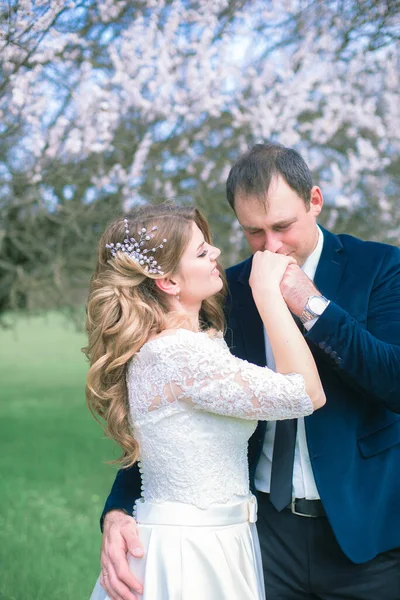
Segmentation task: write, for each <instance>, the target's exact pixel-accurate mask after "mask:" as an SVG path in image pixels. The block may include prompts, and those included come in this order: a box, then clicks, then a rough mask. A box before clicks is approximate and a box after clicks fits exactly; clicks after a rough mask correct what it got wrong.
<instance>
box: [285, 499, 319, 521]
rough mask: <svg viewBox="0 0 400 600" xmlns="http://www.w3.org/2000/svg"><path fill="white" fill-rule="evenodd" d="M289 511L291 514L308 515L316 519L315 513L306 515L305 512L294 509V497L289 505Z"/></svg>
mask: <svg viewBox="0 0 400 600" xmlns="http://www.w3.org/2000/svg"><path fill="white" fill-rule="evenodd" d="M289 508H290V511H291V513H292V514H293V515H297V516H298V517H308V518H309V519H316V518H317V517H316V515H307V513H302V512H298V511H296V498H292V501H291V503H290V505H289Z"/></svg>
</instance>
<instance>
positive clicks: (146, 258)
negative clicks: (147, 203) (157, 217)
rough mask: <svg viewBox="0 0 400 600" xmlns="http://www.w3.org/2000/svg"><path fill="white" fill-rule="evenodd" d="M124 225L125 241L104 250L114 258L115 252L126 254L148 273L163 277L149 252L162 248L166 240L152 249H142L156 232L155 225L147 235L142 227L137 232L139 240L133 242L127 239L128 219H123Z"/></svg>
mask: <svg viewBox="0 0 400 600" xmlns="http://www.w3.org/2000/svg"><path fill="white" fill-rule="evenodd" d="M124 224H125V239H124V243H123V244H121V243H120V242H118V243H117V244H106V248H109V249H110V250H111V254H112V255H113V256H115V255H116V254H117V252H123V253H124V254H127V255H128V256H129V258H131V259H132V260H134V261H135V262H136V263H138V264H139V265H141V266H143V268H144V270H145V271H148V272H149V273H156V274H157V275H164V271H163V270H162V268H161V266H160V265H159V264H158V262H157V261H156V260H155V259H154V256H153V255H152V254H149V253H150V252H156V250H158V249H159V248H163V247H164V246H163V244H165V243H166V241H167V240H163V241H162V243H161V244H159V245H158V246H155V247H154V248H150V249H148V248H143V246H144V245H145V244H146V242H148V241H150V240H151V239H153V237H154V233H152V232H153V231H156V230H157V225H155V226H154V227H152V229H151V231H150V233H147V229H146V227H142V229H141V230H140V231H138V235H139V239H138V240H135V238H134V237H129V235H130V234H129V228H128V219H124Z"/></svg>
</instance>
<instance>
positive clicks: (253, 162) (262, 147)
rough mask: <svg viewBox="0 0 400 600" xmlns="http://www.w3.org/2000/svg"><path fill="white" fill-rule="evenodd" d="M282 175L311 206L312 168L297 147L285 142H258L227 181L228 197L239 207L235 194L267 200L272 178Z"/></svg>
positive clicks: (230, 202)
mask: <svg viewBox="0 0 400 600" xmlns="http://www.w3.org/2000/svg"><path fill="white" fill-rule="evenodd" d="M279 175H280V176H281V177H283V179H284V180H285V181H286V183H287V184H288V186H289V187H291V188H292V190H294V191H295V192H296V194H297V195H298V196H300V198H302V200H303V201H304V204H305V205H306V207H307V208H308V207H309V205H310V197H311V188H312V187H313V182H312V177H311V173H310V169H309V168H308V166H307V164H306V162H305V161H304V160H303V159H302V158H301V156H300V154H299V153H298V152H296V150H292V149H291V148H285V146H282V144H273V143H267V144H255V145H254V146H253V147H252V148H250V149H249V150H248V151H247V152H246V153H245V154H243V156H241V157H240V158H239V160H237V161H236V163H235V164H234V165H233V167H232V168H231V170H230V172H229V175H228V179H227V181H226V196H227V199H228V202H229V204H230V205H231V207H232V208H233V210H235V195H236V194H238V193H240V194H241V195H242V196H244V197H246V196H252V197H257V198H259V200H261V201H263V202H265V199H266V194H267V193H268V190H269V187H270V185H271V181H272V179H273V178H274V177H276V176H279Z"/></svg>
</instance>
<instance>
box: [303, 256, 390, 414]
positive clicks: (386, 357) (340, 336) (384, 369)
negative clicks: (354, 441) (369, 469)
mask: <svg viewBox="0 0 400 600" xmlns="http://www.w3.org/2000/svg"><path fill="white" fill-rule="evenodd" d="M350 293H351V292H350ZM306 339H307V340H308V341H309V342H311V344H312V345H314V346H316V347H318V349H319V350H317V352H319V353H320V356H321V353H322V354H323V355H324V357H325V359H326V360H328V361H330V362H331V366H332V368H333V369H335V371H336V372H337V374H338V375H339V377H341V378H342V379H343V380H344V381H345V382H346V383H347V384H348V385H350V386H352V387H353V388H354V389H356V390H358V391H361V392H363V399H370V400H371V401H372V402H378V403H383V404H384V405H385V406H386V407H387V408H388V409H389V410H392V411H394V412H396V413H400V250H399V249H398V248H394V247H389V250H388V251H387V253H386V254H385V256H384V257H383V259H382V263H381V265H380V269H379V273H378V275H377V276H376V277H375V280H374V282H373V286H372V289H371V293H370V296H369V302H368V311H367V322H366V327H365V328H364V327H362V326H361V325H360V324H359V323H358V322H357V321H356V320H355V319H354V318H353V317H352V316H351V315H350V314H349V313H347V312H346V311H345V310H343V309H342V308H341V307H340V306H338V305H337V304H335V302H330V304H329V306H328V307H327V308H326V310H325V311H324V312H323V314H322V315H321V317H319V319H318V321H317V322H316V323H315V325H314V326H313V327H312V328H311V329H310V331H309V332H308V333H307V334H306Z"/></svg>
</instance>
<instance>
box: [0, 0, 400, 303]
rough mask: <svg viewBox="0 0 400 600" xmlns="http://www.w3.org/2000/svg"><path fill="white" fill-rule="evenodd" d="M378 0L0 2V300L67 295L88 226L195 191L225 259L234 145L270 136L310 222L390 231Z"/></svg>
mask: <svg viewBox="0 0 400 600" xmlns="http://www.w3.org/2000/svg"><path fill="white" fill-rule="evenodd" d="M396 4H397V3H393V2H390V1H387V2H385V1H381V0H376V1H373V0H365V1H364V2H363V3H360V2H357V1H356V0H340V1H339V0H324V1H323V0H308V1H307V0H279V1H278V0H269V1H268V2H265V1H264V0H247V1H246V0H241V1H239V0H201V1H194V0H136V1H134V2H132V1H127V0H82V1H81V2H79V1H72V0H71V1H61V0H46V1H44V0H36V1H34V0H9V1H8V3H3V5H2V6H1V7H0V11H1V14H0V57H1V71H0V140H1V141H0V190H1V198H2V199H1V204H0V217H2V218H1V219H0V220H1V223H2V224H1V225H0V277H1V280H0V307H5V306H16V305H20V306H30V305H40V306H46V305H51V306H54V305H57V304H64V303H67V304H73V303H75V302H79V301H80V299H81V290H82V289H83V288H85V286H86V284H87V278H88V274H89V273H90V269H91V266H92V264H93V257H94V254H95V246H96V239H97V237H98V234H99V232H100V231H101V229H102V228H103V226H104V224H105V222H107V221H108V220H109V219H111V218H113V217H114V216H115V215H120V214H122V213H123V212H124V211H127V210H129V207H130V206H132V205H134V204H135V203H138V202H139V203H140V202H146V201H162V200H165V199H171V198H174V199H177V200H178V201H186V202H196V203H197V204H198V205H199V206H200V207H201V208H202V209H203V210H204V211H205V213H206V214H207V216H208V217H209V218H210V220H211V223H212V225H213V229H214V231H215V234H216V239H217V242H218V243H219V244H220V245H221V246H222V247H223V249H224V250H225V263H226V264H228V263H232V262H234V261H236V260H238V259H239V258H240V257H241V256H242V255H243V253H244V252H245V249H244V244H243V241H242V237H241V233H240V231H239V230H238V228H237V225H236V224H235V220H234V218H233V215H232V214H231V211H230V209H229V207H228V206H227V203H226V201H225V199H224V183H225V180H226V176H227V174H228V172H229V168H230V166H231V164H232V162H233V161H234V160H235V158H236V157H237V156H238V155H239V154H240V153H241V152H242V151H244V150H245V149H246V148H247V147H248V146H249V145H251V144H253V143H255V142H260V141H264V140H275V141H279V142H281V143H283V144H285V145H288V146H293V147H295V148H297V149H298V150H299V151H300V152H301V154H302V155H303V156H304V158H305V159H306V160H307V162H308V164H309V165H310V167H311V169H312V171H313V174H314V177H315V182H316V183H318V184H319V185H320V186H321V188H322V189H323V192H324V195H325V199H326V208H325V210H324V215H325V216H324V218H325V221H324V224H326V225H328V226H329V227H332V228H340V229H341V230H342V231H343V230H346V231H348V232H350V233H355V234H359V235H361V236H364V237H370V238H373V239H380V240H382V241H389V242H391V243H400V231H399V227H400V206H399V203H398V194H399V191H400V190H399V181H398V179H396V172H398V170H399V166H400V165H399V149H400V109H399V106H400V103H399V95H398V89H399V83H400V82H399V68H398V67H399V14H400V9H399V7H398V6H396Z"/></svg>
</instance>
